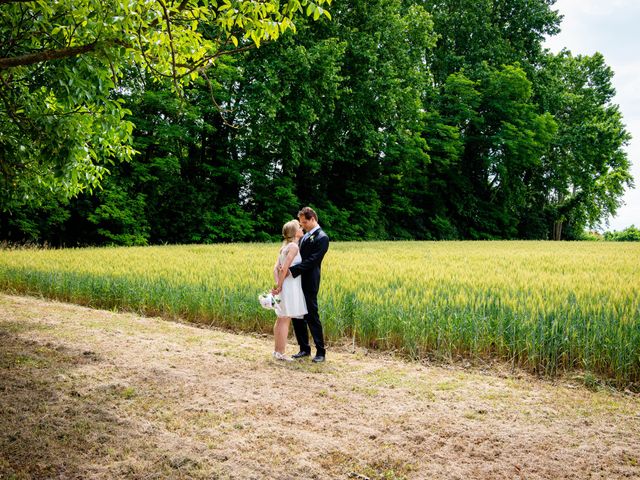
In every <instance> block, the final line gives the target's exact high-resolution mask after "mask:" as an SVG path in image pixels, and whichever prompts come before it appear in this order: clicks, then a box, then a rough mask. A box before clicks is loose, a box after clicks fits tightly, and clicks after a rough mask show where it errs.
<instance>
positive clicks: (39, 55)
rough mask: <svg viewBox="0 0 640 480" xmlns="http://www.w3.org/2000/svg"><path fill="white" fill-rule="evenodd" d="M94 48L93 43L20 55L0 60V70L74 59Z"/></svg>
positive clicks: (95, 43)
mask: <svg viewBox="0 0 640 480" xmlns="http://www.w3.org/2000/svg"><path fill="white" fill-rule="evenodd" d="M2 1H3V0H0V2H2ZM4 1H6V0H4ZM96 46H97V42H93V43H90V44H88V45H78V46H75V47H66V48H59V49H57V50H44V51H41V52H36V53H28V54H26V55H20V56H19V57H7V58H0V70H3V69H7V68H13V67H20V66H24V65H33V64H34V63H41V62H46V61H48V60H57V59H60V58H68V57H75V56H77V55H82V54H83V53H87V52H90V51H91V50H94V49H95V48H96Z"/></svg>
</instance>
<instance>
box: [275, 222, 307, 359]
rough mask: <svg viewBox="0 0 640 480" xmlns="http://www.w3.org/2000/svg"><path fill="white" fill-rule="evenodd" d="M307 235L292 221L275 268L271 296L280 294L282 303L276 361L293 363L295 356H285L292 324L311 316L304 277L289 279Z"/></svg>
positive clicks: (278, 309) (284, 232)
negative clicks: (301, 241) (303, 290)
mask: <svg viewBox="0 0 640 480" xmlns="http://www.w3.org/2000/svg"><path fill="white" fill-rule="evenodd" d="M302 236H303V232H302V228H301V227H300V223H298V221H297V220H291V221H290V222H287V223H285V224H284V226H283V227H282V237H283V238H284V241H283V243H282V248H280V253H279V255H278V260H277V261H276V264H275V266H274V267H273V278H274V279H275V281H276V288H274V289H273V290H272V291H271V293H272V294H274V295H278V294H279V295H280V303H279V304H277V305H276V307H275V311H276V315H278V318H277V319H276V323H275V325H274V326H273V335H274V337H275V349H274V352H273V358H275V359H277V360H284V361H292V359H291V357H288V356H286V355H285V354H284V350H285V348H286V346H287V337H288V336H289V323H291V318H292V317H294V318H302V317H303V316H304V315H306V313H307V304H306V302H305V300H304V294H303V293H302V284H301V279H302V277H301V276H298V277H296V278H293V277H292V276H291V275H288V276H287V273H288V272H289V267H290V266H292V265H297V264H298V263H300V262H302V257H300V248H299V247H298V242H299V241H300V238H302Z"/></svg>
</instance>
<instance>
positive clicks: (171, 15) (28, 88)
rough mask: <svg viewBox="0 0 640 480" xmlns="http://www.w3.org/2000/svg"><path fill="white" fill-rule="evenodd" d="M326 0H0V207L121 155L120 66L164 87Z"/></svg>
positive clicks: (74, 179) (124, 147)
mask: <svg viewBox="0 0 640 480" xmlns="http://www.w3.org/2000/svg"><path fill="white" fill-rule="evenodd" d="M330 1H331V0H315V1H311V0H289V1H287V2H279V1H278V0H265V1H260V2H256V1H249V0H221V1H216V0H199V1H197V0H156V1H148V2H132V1H129V0H107V1H102V0H100V1H98V0H60V1H56V2H46V1H44V0H37V1H25V0H0V85H1V86H2V88H0V102H1V103H0V171H1V172H2V177H1V179H2V184H1V185H0V198H1V199H2V203H1V204H0V207H1V210H3V211H6V210H9V209H11V208H13V207H15V206H17V205H20V204H22V203H31V204H33V203H37V202H38V201H39V200H42V199H43V198H48V197H49V196H50V195H47V194H48V193H49V192H56V194H62V195H63V196H72V195H74V194H77V193H78V192H80V191H83V190H84V189H87V188H88V189H92V188H95V187H97V186H98V185H99V184H100V180H101V179H102V177H103V176H104V175H105V174H106V173H108V165H109V164H110V163H113V162H116V161H122V160H130V159H131V157H132V155H133V153H134V150H133V148H132V147H131V145H130V142H131V133H132V129H133V124H132V123H131V122H130V121H127V120H125V118H124V117H125V115H126V114H127V113H128V112H127V110H126V108H124V107H123V102H122V100H121V99H116V98H114V95H113V93H114V91H117V90H118V89H120V91H121V92H122V91H126V90H127V89H128V88H129V87H128V85H126V84H122V83H121V80H122V78H123V74H124V72H125V71H126V70H127V69H131V68H136V69H139V70H140V71H142V72H144V75H146V76H151V77H155V78H157V79H169V80H170V81H171V88H172V89H173V90H174V91H175V92H180V91H181V90H182V85H183V84H185V83H188V82H189V81H190V80H194V79H195V78H197V77H198V76H199V75H201V74H203V73H204V72H205V71H206V70H207V69H208V68H210V67H211V66H213V65H214V64H215V62H216V60H217V59H218V58H219V57H221V56H222V55H229V54H233V53H237V52H239V51H243V50H246V49H249V48H251V47H252V46H254V45H255V46H259V45H260V44H261V42H264V41H271V40H275V39H277V38H278V37H279V36H280V34H281V33H282V32H284V31H286V30H295V24H294V20H295V17H296V15H298V14H299V13H300V12H305V13H306V14H307V15H311V16H313V17H314V18H315V19H317V18H319V17H320V16H330V15H329V12H328V11H327V10H325V9H324V8H323V5H325V4H328V3H330Z"/></svg>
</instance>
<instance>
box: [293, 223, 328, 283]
mask: <svg viewBox="0 0 640 480" xmlns="http://www.w3.org/2000/svg"><path fill="white" fill-rule="evenodd" d="M327 250H329V237H328V236H327V234H326V233H324V231H323V230H322V229H321V228H319V229H318V230H316V231H315V232H313V235H311V236H309V238H307V239H306V240H305V241H304V242H302V245H300V256H301V257H302V262H301V263H299V264H298V265H294V266H293V267H289V271H290V272H291V275H292V276H293V278H296V277H297V276H298V275H302V290H304V292H305V293H318V289H319V288H320V265H321V264H322V259H323V258H324V255H325V253H327Z"/></svg>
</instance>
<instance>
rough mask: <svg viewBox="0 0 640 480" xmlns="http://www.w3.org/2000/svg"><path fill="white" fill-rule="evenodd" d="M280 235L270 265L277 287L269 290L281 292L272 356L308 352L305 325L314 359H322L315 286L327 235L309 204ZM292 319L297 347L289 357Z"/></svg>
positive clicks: (322, 351) (279, 357) (283, 356)
mask: <svg viewBox="0 0 640 480" xmlns="http://www.w3.org/2000/svg"><path fill="white" fill-rule="evenodd" d="M303 229H304V232H303ZM282 236H283V237H284V241H283V245H282V248H281V249H280V253H279V255H278V260H277V261H276V264H275V266H274V269H273V274H274V279H275V281H276V287H275V288H274V289H273V290H272V291H271V293H272V294H273V295H280V303H279V304H277V305H276V307H275V311H276V315H277V316H278V318H277V320H276V323H275V325H274V327H273V333H274V337H275V349H274V352H273V357H274V358H276V359H277V360H283V361H292V360H294V359H295V360H297V359H301V358H304V357H308V356H310V355H311V346H310V345H309V334H308V331H307V329H308V330H309V331H311V336H312V337H313V342H314V344H315V346H316V356H315V357H313V361H314V362H316V363H320V362H324V360H325V355H326V351H325V348H324V336H323V334H322V324H321V323H320V315H319V314H318V290H319V288H320V265H321V264H322V259H323V258H324V255H325V254H326V253H327V250H328V249H329V237H328V236H327V234H326V233H324V231H322V229H321V228H320V225H318V215H317V214H316V212H314V211H313V209H311V208H309V207H304V208H303V209H302V210H300V211H299V212H298V220H291V221H290V222H287V223H285V225H284V226H283V227H282ZM291 321H293V330H294V332H295V334H296V340H297V341H298V345H299V346H300V351H299V352H298V353H296V354H295V355H292V356H291V357H288V356H286V355H285V354H284V351H285V348H286V346H287V337H288V335H289V323H290V322H291Z"/></svg>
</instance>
